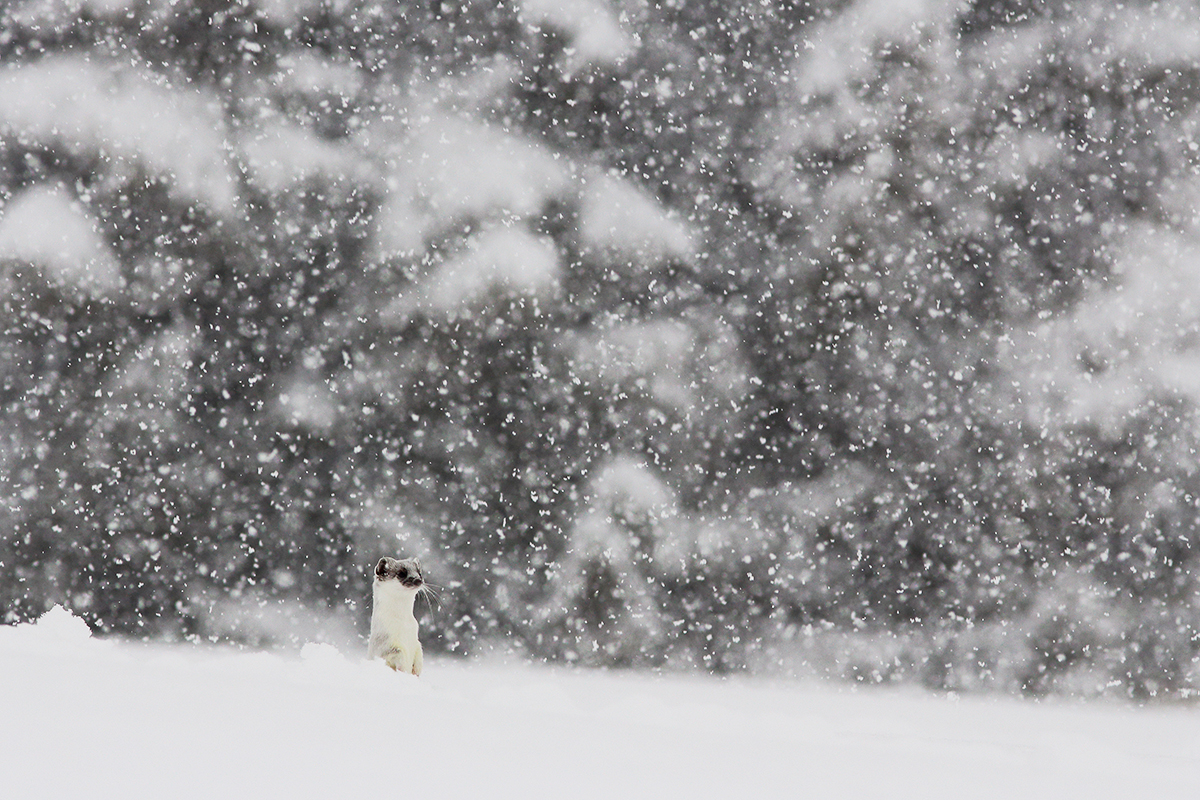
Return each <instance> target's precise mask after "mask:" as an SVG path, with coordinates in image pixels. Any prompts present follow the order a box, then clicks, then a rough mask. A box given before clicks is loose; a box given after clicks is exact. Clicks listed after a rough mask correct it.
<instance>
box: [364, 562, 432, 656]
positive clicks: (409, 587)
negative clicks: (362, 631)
mask: <svg viewBox="0 0 1200 800" xmlns="http://www.w3.org/2000/svg"><path fill="white" fill-rule="evenodd" d="M424 586H425V580H424V579H423V578H422V577H421V567H420V565H419V564H417V561H416V559H414V558H381V559H379V563H378V564H376V565H375V581H374V584H373V586H372V589H371V642H370V644H369V645H368V647H367V658H382V659H383V661H384V663H385V664H387V665H388V666H389V667H391V668H392V669H394V670H396V671H397V672H404V673H412V674H413V675H420V674H421V664H422V661H423V658H422V655H421V642H420V641H418V640H417V618H416V616H414V615H413V602H414V601H415V600H416V599H417V593H418V592H420V591H421V589H422V588H423V587H424Z"/></svg>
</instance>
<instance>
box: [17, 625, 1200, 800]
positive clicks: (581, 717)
mask: <svg viewBox="0 0 1200 800" xmlns="http://www.w3.org/2000/svg"><path fill="white" fill-rule="evenodd" d="M376 795H377V796H382V797H410V796H411V797H438V798H459V797H462V798H479V797H491V798H508V797H513V798H589V797H603V798H613V797H620V798H643V797H645V798H673V797H687V798H707V797H714V798H715V797H728V798H743V797H747V798H773V797H781V798H783V797H787V798H791V797H795V798H839V799H844V798H871V799H872V800H875V799H876V798H920V799H921V800H930V799H931V798H971V799H972V800H978V799H979V798H1022V799H1026V798H1040V797H1045V798H1088V800H1096V799H1097V798H1121V799H1122V800H1133V799H1134V798H1155V800H1165V798H1188V799H1189V800H1194V798H1196V797H1198V796H1200V709H1198V708H1195V707H1189V706H1159V707H1151V708H1136V707H1133V706H1129V705H1113V704H1086V705H1081V704H1076V703H1070V702H1062V701H1056V702H1042V703H1032V702H1027V701H1019V700H1015V699H997V698H976V697H970V698H958V699H955V698H948V697H944V696H932V695H926V694H921V693H917V692H912V691H896V690H880V689H871V690H857V691H854V690H851V689H850V688H848V687H837V686H830V685H825V684H810V683H796V682H774V681H764V680H751V679H741V678H738V679H728V680H719V679H715V678H707V677H680V676H670V677H665V676H653V675H638V674H629V673H605V672H588V671H582V670H563V669H551V668H546V667H539V666H528V665H520V664H502V663H493V662H456V661H445V660H441V661H438V660H434V661H432V662H430V663H428V664H427V667H426V674H425V676H424V677H423V678H420V679H417V678H413V677H410V676H403V675H398V674H395V673H392V672H391V671H389V670H388V669H386V668H385V667H384V666H383V665H382V664H381V663H378V662H376V663H371V662H366V661H364V660H363V659H362V658H361V654H359V653H350V654H343V653H340V652H339V651H337V650H336V649H334V648H333V647H331V646H329V645H315V644H313V645H307V646H306V647H305V648H304V649H303V650H302V651H301V653H299V654H293V655H276V654H266V653H257V652H255V653H250V652H238V651H231V650H222V649H211V648H200V647H194V646H155V645H139V644H122V643H117V642H112V641H100V640H96V639H93V638H91V637H90V636H89V634H88V632H87V628H86V626H85V625H84V624H83V623H82V622H81V621H80V620H78V619H75V618H73V617H71V616H70V615H69V614H68V613H67V612H65V611H62V610H61V609H56V610H54V611H52V612H51V613H50V614H49V615H48V616H47V617H44V618H43V619H42V621H41V622H39V623H38V624H37V625H26V626H18V627H15V628H14V627H4V628H0V796H3V797H5V798H21V799H24V798H64V797H87V798H108V797H113V798H156V799H157V798H191V797H200V798H242V797H253V798H272V797H281V798H308V797H313V798H343V797H347V798H349V797H354V798H362V797H368V796H376Z"/></svg>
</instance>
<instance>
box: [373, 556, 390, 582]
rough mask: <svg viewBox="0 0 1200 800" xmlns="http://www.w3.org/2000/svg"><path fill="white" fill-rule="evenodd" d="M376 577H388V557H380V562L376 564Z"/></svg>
mask: <svg viewBox="0 0 1200 800" xmlns="http://www.w3.org/2000/svg"><path fill="white" fill-rule="evenodd" d="M375 577H376V578H386V577H387V559H386V558H381V559H379V563H378V564H376V565H375Z"/></svg>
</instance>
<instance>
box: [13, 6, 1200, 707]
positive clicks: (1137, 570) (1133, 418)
mask: <svg viewBox="0 0 1200 800" xmlns="http://www.w3.org/2000/svg"><path fill="white" fill-rule="evenodd" d="M0 61H2V62H3V70H2V71H0V303H2V304H3V327H2V330H0V408H2V409H3V411H2V413H0V437H2V438H0V602H2V604H3V609H4V620H5V621H7V622H15V621H21V620H26V619H29V618H30V617H32V616H35V615H37V614H39V613H41V612H42V611H44V610H45V609H46V608H47V607H48V606H49V605H50V604H52V603H63V604H65V605H67V606H68V607H70V608H72V609H73V610H74V611H75V612H76V613H79V614H81V615H82V616H84V617H85V618H86V619H87V620H88V621H89V622H90V623H91V624H92V625H93V627H94V628H96V629H98V630H100V631H103V632H111V633H118V634H123V635H133V636H142V637H149V638H166V639H182V638H187V639H192V640H197V639H212V640H234V641H240V642H244V643H250V644H255V645H274V644H281V643H287V642H288V641H289V640H295V639H297V638H314V637H322V636H324V637H329V638H333V639H337V638H338V637H339V636H341V637H343V638H346V637H350V636H352V635H353V632H354V630H355V628H356V626H357V629H358V630H362V629H363V624H364V621H365V619H366V616H367V615H368V614H369V608H368V603H367V597H368V592H369V580H368V577H367V576H368V574H369V565H370V564H371V563H372V562H373V560H374V559H376V558H378V557H379V556H380V555H383V554H393V555H394V554H397V553H404V554H408V555H416V556H419V557H420V558H422V559H423V561H424V562H425V564H426V572H427V573H428V574H429V575H430V576H431V577H432V579H433V580H434V581H436V582H438V583H439V584H441V585H442V586H443V587H444V589H443V591H442V592H441V603H440V608H438V609H437V610H436V611H435V612H434V613H432V614H428V613H427V614H423V620H422V623H423V626H424V630H425V634H424V637H423V638H425V639H426V640H427V647H428V648H430V649H434V650H440V651H443V652H449V653H457V654H470V653H477V652H481V651H485V650H487V649H489V648H492V647H495V646H498V645H499V646H504V647H509V648H514V649H516V650H517V651H520V652H523V653H525V654H527V655H528V656H530V657H536V658H550V659H555V660H563V661H573V662H580V663H585V664H597V665H630V666H671V667H681V668H686V667H699V668H704V669H709V670H717V671H725V670H734V669H743V668H750V669H757V670H768V671H784V672H789V673H808V672H816V673H820V674H830V675H839V676H848V677H853V678H855V679H858V680H864V681H871V682H880V681H890V680H912V681H919V682H922V683H924V684H926V685H929V686H935V687H940V688H951V689H964V688H994V689H1001V690H1009V691H1023V692H1027V693H1033V694H1043V693H1047V692H1056V691H1057V692H1079V693H1085V694H1086V693H1118V694H1129V695H1133V696H1136V697H1151V696H1157V695H1159V694H1163V693H1166V694H1175V695H1178V694H1186V693H1189V692H1191V691H1194V690H1195V689H1197V688H1200V666H1198V665H1200V662H1198V660H1197V654H1198V652H1200V586H1198V585H1197V576H1198V575H1200V569H1198V567H1200V562H1198V558H1200V553H1198V550H1197V545H1198V543H1200V542H1198V531H1197V522H1196V521H1197V492H1198V490H1200V487H1198V486H1197V483H1198V480H1200V479H1198V476H1197V469H1196V447H1197V437H1198V435H1200V424H1198V423H1200V418H1198V416H1197V400H1198V399H1200V280H1198V278H1200V242H1198V239H1197V237H1198V236H1200V217H1198V216H1197V212H1196V208H1197V200H1198V199H1200V182H1198V181H1197V168H1198V167H1200V138H1198V133H1200V7H1198V6H1197V5H1196V3H1194V2H1190V1H1189V0H1166V1H1165V2H1154V3H1142V2H1131V3H1126V4H1118V5H1114V4H1111V3H1108V2H1100V1H1099V0H1095V1H1093V0H1083V1H1082V2H1071V3H1066V2H1056V0H1045V1H1043V2H1032V1H1031V2H1023V1H1022V0H977V1H976V2H968V1H967V0H958V1H955V2H946V1H944V0H906V1H905V2H894V1H891V0H859V1H858V2H774V3H770V2H761V3H760V2H747V3H726V2H683V0H679V1H677V2H662V3H655V2H633V1H632V0H629V1H626V0H612V1H611V2H606V0H569V1H565V2H555V0H510V1H507V2H486V1H485V0H472V1H471V2H461V3H437V2H434V3H429V2H420V3H409V2H372V1H370V0H363V1H361V2H360V1H356V0H297V1H296V2H285V1H284V0H242V2H223V1H218V0H210V1H208V2H172V1H171V0H30V1H28V2H22V1H11V0H10V1H9V2H3V3H0Z"/></svg>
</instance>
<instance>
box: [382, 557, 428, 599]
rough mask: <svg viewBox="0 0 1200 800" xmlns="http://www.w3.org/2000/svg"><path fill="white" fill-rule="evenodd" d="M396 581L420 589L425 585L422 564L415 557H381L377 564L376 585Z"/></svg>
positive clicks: (400, 584)
mask: <svg viewBox="0 0 1200 800" xmlns="http://www.w3.org/2000/svg"><path fill="white" fill-rule="evenodd" d="M388 583H394V585H396V586H403V587H404V588H406V589H412V590H413V591H414V592H416V591H418V590H419V589H420V588H421V587H422V586H424V585H425V579H424V578H423V577H421V565H420V564H418V563H417V560H416V559H415V558H386V557H385V558H381V559H379V563H378V564H376V565H375V585H376V586H380V585H381V584H388Z"/></svg>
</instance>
